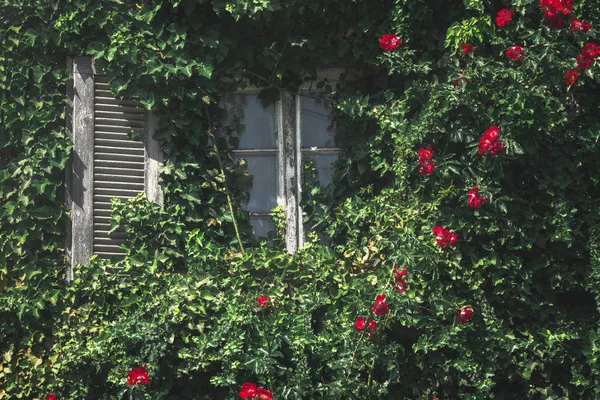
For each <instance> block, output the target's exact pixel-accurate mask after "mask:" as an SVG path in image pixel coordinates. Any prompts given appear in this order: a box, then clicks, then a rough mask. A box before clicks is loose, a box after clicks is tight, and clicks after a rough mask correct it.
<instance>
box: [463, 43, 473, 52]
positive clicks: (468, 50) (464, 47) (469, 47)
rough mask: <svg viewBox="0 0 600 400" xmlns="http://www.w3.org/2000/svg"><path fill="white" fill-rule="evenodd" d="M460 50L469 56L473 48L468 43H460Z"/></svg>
mask: <svg viewBox="0 0 600 400" xmlns="http://www.w3.org/2000/svg"><path fill="white" fill-rule="evenodd" d="M460 48H461V50H462V51H463V53H465V54H471V53H472V52H473V49H474V48H475V46H473V45H472V44H470V43H462V44H461V45H460Z"/></svg>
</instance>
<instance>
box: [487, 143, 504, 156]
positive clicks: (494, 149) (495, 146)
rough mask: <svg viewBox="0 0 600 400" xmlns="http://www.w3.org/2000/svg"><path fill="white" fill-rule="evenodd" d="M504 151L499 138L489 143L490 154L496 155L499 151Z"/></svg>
mask: <svg viewBox="0 0 600 400" xmlns="http://www.w3.org/2000/svg"><path fill="white" fill-rule="evenodd" d="M503 152H504V145H503V144H502V142H501V141H499V140H494V141H492V143H490V154H491V155H492V156H497V155H498V154H500V153H503Z"/></svg>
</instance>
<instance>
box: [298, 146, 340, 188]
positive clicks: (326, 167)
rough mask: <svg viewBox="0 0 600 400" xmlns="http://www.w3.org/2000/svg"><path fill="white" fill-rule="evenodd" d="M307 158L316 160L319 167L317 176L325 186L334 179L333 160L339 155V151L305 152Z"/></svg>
mask: <svg viewBox="0 0 600 400" xmlns="http://www.w3.org/2000/svg"><path fill="white" fill-rule="evenodd" d="M303 157H304V159H305V160H312V161H314V162H315V166H316V168H317V176H318V178H319V182H320V183H321V185H323V186H327V185H329V184H330V183H331V181H332V176H333V165H332V164H333V162H334V161H336V160H337V159H338V157H339V154H338V153H316V152H314V153H312V152H305V154H303Z"/></svg>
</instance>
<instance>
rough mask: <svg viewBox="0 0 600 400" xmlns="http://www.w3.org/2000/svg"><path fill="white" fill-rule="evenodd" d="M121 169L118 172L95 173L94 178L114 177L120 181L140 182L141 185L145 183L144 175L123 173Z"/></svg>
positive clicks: (108, 178) (101, 179)
mask: <svg viewBox="0 0 600 400" xmlns="http://www.w3.org/2000/svg"><path fill="white" fill-rule="evenodd" d="M120 172H121V171H118V170H117V173H112V174H111V173H108V174H104V173H94V179H97V180H98V181H110V180H112V179H115V180H117V179H118V180H119V181H120V182H131V183H139V184H140V185H142V186H143V185H144V177H143V176H135V175H121V174H120Z"/></svg>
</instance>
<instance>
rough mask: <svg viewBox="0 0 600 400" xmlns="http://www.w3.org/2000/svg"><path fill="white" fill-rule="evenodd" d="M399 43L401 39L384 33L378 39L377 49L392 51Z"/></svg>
mask: <svg viewBox="0 0 600 400" xmlns="http://www.w3.org/2000/svg"><path fill="white" fill-rule="evenodd" d="M400 43H402V38H401V37H399V36H396V35H393V34H391V33H384V34H383V35H381V39H379V47H381V50H383V51H390V50H394V49H395V48H396V47H398V45H400Z"/></svg>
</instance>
